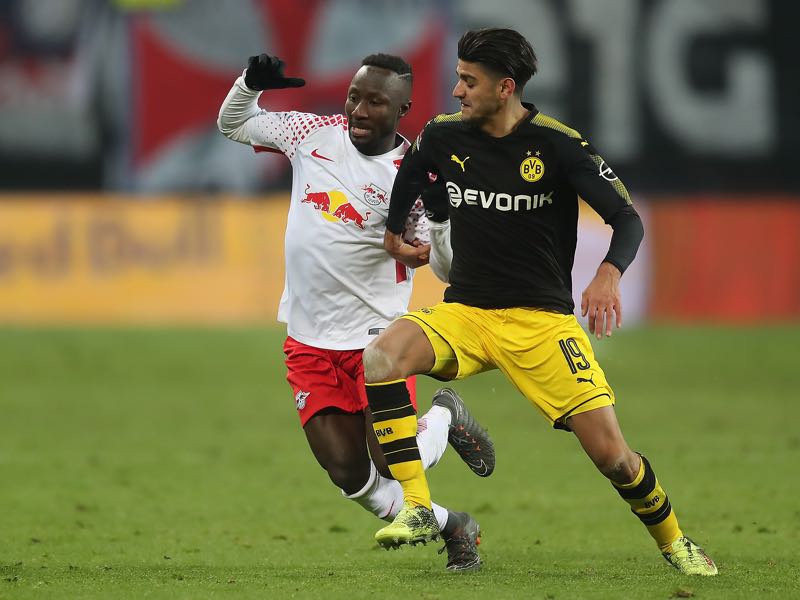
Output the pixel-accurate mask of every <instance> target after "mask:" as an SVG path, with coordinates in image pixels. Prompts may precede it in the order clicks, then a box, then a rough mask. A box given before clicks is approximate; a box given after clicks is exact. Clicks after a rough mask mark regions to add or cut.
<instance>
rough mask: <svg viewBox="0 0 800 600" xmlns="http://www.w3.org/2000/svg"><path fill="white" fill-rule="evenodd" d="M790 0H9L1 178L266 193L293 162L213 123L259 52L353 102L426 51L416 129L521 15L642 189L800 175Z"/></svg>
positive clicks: (597, 139) (795, 185)
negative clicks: (488, 42)
mask: <svg viewBox="0 0 800 600" xmlns="http://www.w3.org/2000/svg"><path fill="white" fill-rule="evenodd" d="M798 18H800V6H799V5H798V3H797V2H795V1H794V0H737V1H736V2H731V1H730V0H504V1H503V2H500V3H491V2H486V1H485V0H438V1H437V0H392V1H391V2H389V1H383V0H3V2H2V3H0V172H1V173H2V178H1V179H0V188H2V189H4V190H31V189H36V190H41V189H54V190H60V189H72V190H75V189H77V190H95V189H96V190H114V191H128V192H172V191H180V192H187V191H194V192H218V191H238V192H260V191H263V190H264V189H267V188H272V189H275V188H278V189H280V188H285V187H286V186H287V184H288V181H289V179H288V165H287V163H286V161H284V160H281V159H280V158H279V157H269V158H266V159H265V158H264V157H255V156H252V153H251V152H250V151H249V150H248V149H247V148H242V147H237V146H236V145H235V144H230V143H229V142H227V141H226V140H225V139H224V138H222V137H221V136H220V135H219V134H218V132H217V131H216V128H215V124H214V119H215V117H216V114H217V110H218V108H219V105H220V103H221V101H222V99H223V98H224V97H225V94H226V92H227V90H228V89H229V88H230V85H231V83H232V82H233V80H234V78H235V77H236V76H237V75H238V74H239V73H240V72H241V70H242V68H243V66H244V65H245V63H246V60H247V57H248V56H250V55H252V54H258V53H260V52H268V53H272V54H277V55H279V56H281V57H282V58H284V59H285V60H286V62H287V64H288V68H287V71H288V72H291V73H293V74H297V75H299V76H302V77H304V78H305V79H306V80H307V81H308V85H307V86H306V87H305V88H303V89H300V90H291V91H281V92H270V93H268V94H266V95H265V97H264V98H263V103H264V104H265V105H268V106H270V107H271V108H274V109H276V110H284V109H289V108H292V109H300V110H308V111H313V112H322V113H336V112H341V110H342V107H343V103H344V96H345V92H346V86H347V84H348V83H349V81H350V78H351V77H352V74H353V72H354V70H355V68H356V66H357V65H358V64H359V61H360V60H361V58H363V57H364V56H366V55H367V54H370V53H373V52H377V51H385V52H390V53H395V54H400V55H402V56H404V57H405V58H406V59H407V60H408V61H409V62H410V63H411V64H412V66H413V67H414V70H415V73H416V89H415V93H414V107H413V109H412V112H411V114H410V115H409V117H408V119H407V120H406V122H405V123H404V127H403V130H404V133H405V134H406V135H408V136H415V135H416V132H417V131H418V130H419V129H420V127H421V126H422V125H423V124H424V123H425V121H427V120H428V119H429V118H430V117H431V116H432V115H435V114H436V113H439V112H453V111H455V110H457V105H456V103H455V101H454V100H453V99H452V98H451V97H450V90H451V89H452V86H453V84H454V83H455V77H454V68H455V45H456V41H457V39H458V37H459V36H460V34H461V33H463V31H465V30H466V29H470V28H475V27H481V26H489V25H499V26H513V27H515V28H517V29H518V30H519V31H521V32H522V33H523V34H525V35H526V36H527V37H528V38H529V39H530V40H531V41H532V43H533V45H534V48H535V49H536V51H537V53H538V55H539V60H540V72H539V74H538V75H537V76H536V77H534V79H533V80H532V81H531V83H530V84H529V85H528V87H527V89H526V98H527V99H528V100H530V101H533V102H534V103H536V105H537V106H538V107H539V109H540V110H542V111H543V112H546V113H548V114H550V115H552V116H555V117H556V118H558V119H561V120H563V121H565V122H567V123H569V124H571V125H572V126H573V127H575V128H576V129H578V130H580V131H581V132H583V133H584V135H586V136H587V137H589V139H591V140H592V142H593V144H594V145H595V146H596V147H597V148H598V149H600V150H601V152H602V153H603V154H604V156H605V158H606V159H607V160H608V161H609V163H610V164H612V165H613V167H614V169H615V170H616V171H618V172H619V173H620V176H621V177H623V179H624V180H625V182H626V183H627V184H628V186H629V187H630V188H632V190H633V191H641V192H647V193H657V194H661V193H672V192H687V191H688V192H697V191H711V192H720V191H722V192H740V191H749V192H754V193H764V192H766V191H786V190H792V191H795V192H796V191H798V190H800V170H798V169H796V168H794V164H795V162H796V161H795V158H794V157H795V156H796V155H797V153H798V151H800V141H799V140H800V116H799V115H798V111H797V106H798V105H800V85H799V84H798V77H797V66H796V52H795V51H793V50H792V48H791V40H792V36H793V32H792V29H793V28H794V26H795V24H796V23H797V22H798Z"/></svg>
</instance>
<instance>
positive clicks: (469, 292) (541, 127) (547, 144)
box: [386, 104, 643, 314]
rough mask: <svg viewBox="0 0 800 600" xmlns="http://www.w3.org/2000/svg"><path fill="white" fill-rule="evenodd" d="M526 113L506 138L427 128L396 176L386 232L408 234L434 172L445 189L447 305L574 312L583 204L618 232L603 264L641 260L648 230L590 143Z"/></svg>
mask: <svg viewBox="0 0 800 600" xmlns="http://www.w3.org/2000/svg"><path fill="white" fill-rule="evenodd" d="M525 106H526V108H528V109H529V110H530V111H531V112H530V114H529V116H528V117H526V118H525V120H524V121H523V122H522V123H520V124H519V125H518V126H517V128H516V129H515V130H514V131H512V132H511V133H509V134H508V135H506V136H505V137H502V138H494V137H491V136H489V135H488V134H486V133H484V132H483V131H482V130H480V129H478V128H476V127H474V126H472V125H469V124H467V123H464V122H462V121H461V113H455V114H450V115H439V116H438V117H436V118H434V119H433V120H431V121H429V122H428V124H427V125H426V126H425V128H424V129H423V131H422V132H421V133H420V135H419V137H417V139H416V141H415V142H414V143H413V144H412V147H411V149H410V150H409V151H408V152H407V153H406V155H405V158H404V159H403V163H402V165H401V166H400V170H399V172H398V173H397V178H396V179H395V182H394V187H393V188H392V195H391V204H390V208H389V217H388V220H387V223H386V226H387V228H388V229H389V230H390V231H392V232H395V233H400V232H401V231H403V226H404V223H405V220H406V216H407V215H408V212H409V210H410V208H411V206H412V205H413V203H414V201H415V200H416V198H418V197H419V195H420V193H421V191H422V190H423V189H424V188H425V186H427V185H428V183H429V177H428V173H429V172H433V173H436V174H437V175H438V177H439V178H440V179H444V181H445V187H446V190H447V200H449V203H448V205H447V213H448V215H449V218H450V222H451V225H450V227H451V238H450V241H451V244H452V247H453V263H452V266H451V269H450V287H449V288H447V290H446V291H445V296H444V299H445V301H446V302H460V303H462V304H467V305H470V306H477V307H480V308H508V307H514V306H525V307H535V308H542V309H546V310H552V311H556V312H559V313H563V314H571V313H572V312H573V310H574V308H575V307H574V303H573V301H572V265H573V261H574V258H575V244H576V241H577V229H578V197H579V196H580V197H582V198H583V199H584V200H585V201H586V202H587V203H588V204H589V205H590V206H591V207H592V208H593V209H594V210H596V211H597V212H598V213H599V214H600V216H601V217H603V219H604V220H605V222H606V223H608V224H610V225H612V227H613V228H614V235H613V237H612V241H611V248H610V250H609V253H608V255H607V256H606V257H605V259H604V260H605V261H608V262H611V263H612V264H614V265H616V266H617V267H618V268H619V269H620V271H624V270H625V268H627V266H628V265H629V264H630V262H631V261H632V260H633V258H634V257H635V255H636V251H637V249H638V247H639V243H640V242H641V239H642V235H643V230H642V224H641V220H640V219H639V216H638V214H637V213H636V211H635V210H634V208H633V206H632V205H631V199H630V196H629V194H628V191H627V190H626V189H625V186H624V185H623V184H622V182H621V181H620V180H619V179H618V178H617V177H616V175H615V174H614V172H613V171H612V170H611V169H610V168H609V167H608V165H607V164H606V163H605V162H604V161H603V159H602V158H601V157H600V156H599V155H598V154H597V152H595V150H594V149H593V148H592V146H591V145H590V144H589V142H587V141H586V140H585V139H584V138H583V137H581V135H580V134H579V133H578V132H577V131H575V130H574V129H571V128H569V127H567V126H566V125H563V124H562V123H560V122H559V121H557V120H555V119H553V118H552V117H548V116H546V115H543V114H541V113H539V112H538V111H537V110H536V108H535V107H534V106H532V105H528V104H526V105H525ZM430 208H431V209H432V210H433V212H434V213H436V212H439V213H441V212H442V208H441V207H430ZM433 218H434V219H435V220H442V218H443V215H441V214H439V215H436V214H434V215H433Z"/></svg>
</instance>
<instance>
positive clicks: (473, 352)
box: [402, 302, 614, 429]
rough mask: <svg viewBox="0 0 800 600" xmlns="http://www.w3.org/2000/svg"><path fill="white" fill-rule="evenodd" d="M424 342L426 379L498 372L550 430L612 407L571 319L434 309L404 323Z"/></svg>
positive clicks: (453, 306) (525, 311)
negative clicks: (432, 357) (430, 357)
mask: <svg viewBox="0 0 800 600" xmlns="http://www.w3.org/2000/svg"><path fill="white" fill-rule="evenodd" d="M402 318H403V319H408V320H409V321H413V322H414V323H417V324H418V325H419V326H420V327H422V330H423V331H424V332H425V335H427V336H428V339H429V340H430V342H431V344H432V345H433V350H434V352H435V354H436V362H435V363H434V366H433V369H431V370H430V372H429V373H428V375H431V376H432V377H436V378H437V379H443V380H451V379H464V378H465V377H469V376H470V375H475V374H477V373H482V372H484V371H490V370H492V369H499V370H500V371H502V373H503V374H504V375H505V376H506V377H507V378H508V379H509V380H511V383H513V384H514V385H515V386H516V388H517V389H518V390H519V391H520V392H521V393H522V395H523V396H525V397H526V398H527V399H528V400H529V401H530V402H531V404H533V405H534V406H535V407H536V408H538V409H539V410H540V411H541V412H542V414H544V416H545V417H546V418H547V419H548V420H549V421H550V423H551V424H552V425H553V427H556V428H558V429H569V428H568V427H567V425H566V420H567V418H569V417H570V416H572V415H576V414H579V413H582V412H586V411H589V410H593V409H595V408H600V407H602V406H613V404H614V392H613V391H612V389H611V387H610V386H609V385H608V382H607V381H606V376H605V374H604V373H603V370H602V369H601V368H600V365H598V364H597V361H596V360H595V357H594V352H592V346H591V344H590V343H589V338H588V337H587V336H586V333H585V332H584V331H583V329H582V328H581V326H580V325H579V324H578V321H577V319H576V318H575V316H574V315H562V314H559V313H553V312H548V311H545V310H539V309H535V308H501V309H484V308H475V307H472V306H466V305H464V304H458V303H455V302H441V303H439V304H437V305H436V306H433V307H431V308H423V309H421V310H417V311H414V312H411V313H408V314H406V315H403V317H402Z"/></svg>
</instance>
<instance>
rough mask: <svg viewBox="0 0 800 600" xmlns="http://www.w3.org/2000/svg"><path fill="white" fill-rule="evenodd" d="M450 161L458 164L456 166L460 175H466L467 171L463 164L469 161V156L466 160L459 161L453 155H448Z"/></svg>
mask: <svg viewBox="0 0 800 600" xmlns="http://www.w3.org/2000/svg"><path fill="white" fill-rule="evenodd" d="M450 160H452V161H453V162H454V163H458V166H459V167H461V172H462V173H466V172H467V170H466V169H465V168H464V163H465V162H467V161H468V160H469V156H468V157H467V158H465V159H464V160H460V159H459V158H458V157H457V156H456V155H455V154H451V155H450Z"/></svg>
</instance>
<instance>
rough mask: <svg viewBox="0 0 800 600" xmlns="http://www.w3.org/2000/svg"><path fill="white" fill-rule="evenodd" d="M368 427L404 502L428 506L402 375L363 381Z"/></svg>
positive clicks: (413, 417)
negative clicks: (370, 420) (369, 413)
mask: <svg viewBox="0 0 800 600" xmlns="http://www.w3.org/2000/svg"><path fill="white" fill-rule="evenodd" d="M367 399H368V400H369V405H370V409H371V410H372V417H373V419H374V422H373V424H372V428H373V429H374V430H375V436H376V437H377V438H378V442H379V443H380V445H381V450H383V454H384V456H385V457H386V462H387V463H388V464H389V470H390V471H391V473H392V477H394V478H395V479H396V480H397V481H399V482H400V486H401V487H402V488H403V496H404V499H405V501H406V502H411V503H412V504H417V505H421V506H425V507H426V508H431V492H430V489H429V488H428V480H427V479H426V477H425V469H424V468H423V466H422V460H420V456H419V447H418V446H417V415H416V413H415V411H414V406H413V405H412V404H411V399H410V397H409V395H408V388H406V382H405V380H404V379H401V380H398V381H389V382H386V383H377V384H367Z"/></svg>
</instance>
